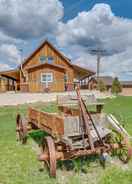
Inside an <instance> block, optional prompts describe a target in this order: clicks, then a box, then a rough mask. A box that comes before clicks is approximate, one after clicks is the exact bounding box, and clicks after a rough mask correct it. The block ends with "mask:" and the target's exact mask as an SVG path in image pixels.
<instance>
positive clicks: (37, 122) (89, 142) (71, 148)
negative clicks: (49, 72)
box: [16, 89, 132, 176]
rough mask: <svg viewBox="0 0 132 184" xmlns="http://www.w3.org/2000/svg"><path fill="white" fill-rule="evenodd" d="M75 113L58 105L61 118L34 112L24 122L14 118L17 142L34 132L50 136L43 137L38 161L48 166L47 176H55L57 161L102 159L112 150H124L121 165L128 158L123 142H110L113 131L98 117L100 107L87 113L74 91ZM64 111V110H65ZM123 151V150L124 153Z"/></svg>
mask: <svg viewBox="0 0 132 184" xmlns="http://www.w3.org/2000/svg"><path fill="white" fill-rule="evenodd" d="M77 100H78V109H76V110H75V109H74V110H73V108H69V107H67V106H65V105H64V104H63V105H59V107H60V109H61V110H62V112H63V114H62V113H61V114H56V113H47V112H41V111H38V110H36V109H33V108H31V107H30V108H29V109H28V116H27V118H22V117H21V115H20V114H18V115H17V121H16V126H17V128H16V131H17V136H18V138H19V140H20V141H21V142H22V143H26V139H27V133H28V131H31V130H33V129H41V130H43V131H45V132H47V133H48V134H49V136H47V137H44V139H43V142H42V146H41V148H42V149H41V150H42V152H41V154H40V155H39V160H40V161H44V162H45V163H47V165H48V166H49V170H50V175H51V176H56V162H57V160H68V159H72V158H76V157H80V156H88V155H91V154H98V155H101V154H102V155H103V154H104V153H106V152H109V151H111V150H113V149H120V148H121V149H123V147H125V148H127V152H126V153H125V154H124V155H122V159H123V160H124V162H126V161H128V159H129V158H130V156H131V152H132V151H131V147H130V146H129V145H128V142H127V141H126V140H127V139H126V136H124V134H122V135H123V137H124V138H125V139H122V140H125V143H124V142H121V141H120V142H112V143H111V142H109V137H110V135H111V132H112V130H111V129H110V128H109V123H106V122H108V118H107V119H106V116H105V115H103V114H102V113H101V109H102V105H103V104H97V103H95V104H96V106H98V107H97V111H96V112H92V113H90V112H89V111H88V110H87V107H86V104H85V102H84V100H83V99H82V98H81V96H80V91H79V89H77ZM63 108H66V109H65V110H64V109H63ZM125 150H126V149H125Z"/></svg>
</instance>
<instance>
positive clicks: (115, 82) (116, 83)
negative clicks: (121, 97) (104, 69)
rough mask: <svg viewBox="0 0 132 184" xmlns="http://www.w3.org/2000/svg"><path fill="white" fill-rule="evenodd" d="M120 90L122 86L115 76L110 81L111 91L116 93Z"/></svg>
mask: <svg viewBox="0 0 132 184" xmlns="http://www.w3.org/2000/svg"><path fill="white" fill-rule="evenodd" d="M121 91H122V86H121V84H120V81H119V80H118V78H117V77H115V79H114V80H113V82H112V89H111V92H112V93H115V94H116V95H117V94H118V93H120V92H121Z"/></svg>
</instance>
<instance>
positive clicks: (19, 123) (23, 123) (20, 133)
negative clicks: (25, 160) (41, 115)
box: [16, 114, 27, 144]
mask: <svg viewBox="0 0 132 184" xmlns="http://www.w3.org/2000/svg"><path fill="white" fill-rule="evenodd" d="M16 136H17V140H18V141H20V142H21V143H22V144H26V142H27V120H26V119H25V118H22V117H21V115H20V114H17V117H16Z"/></svg>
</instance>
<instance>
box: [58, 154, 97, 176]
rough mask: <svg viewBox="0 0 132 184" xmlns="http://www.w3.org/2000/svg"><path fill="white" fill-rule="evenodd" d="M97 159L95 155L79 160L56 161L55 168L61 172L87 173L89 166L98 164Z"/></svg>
mask: <svg viewBox="0 0 132 184" xmlns="http://www.w3.org/2000/svg"><path fill="white" fill-rule="evenodd" d="M98 160H99V158H98V156H97V155H91V156H83V157H80V158H76V159H72V160H65V161H58V164H57V168H58V169H61V170H67V171H74V172H76V173H79V172H83V173H87V172H88V169H89V167H90V164H91V163H93V162H96V163H97V162H98Z"/></svg>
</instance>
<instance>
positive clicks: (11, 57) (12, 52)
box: [0, 44, 20, 67]
mask: <svg viewBox="0 0 132 184" xmlns="http://www.w3.org/2000/svg"><path fill="white" fill-rule="evenodd" d="M0 58H1V62H2V64H5V65H3V66H4V67H5V66H6V64H7V65H10V66H12V65H14V64H15V65H18V64H19V63H20V51H19V50H18V49H17V47H16V46H15V45H13V44H2V45H1V46H0Z"/></svg>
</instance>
